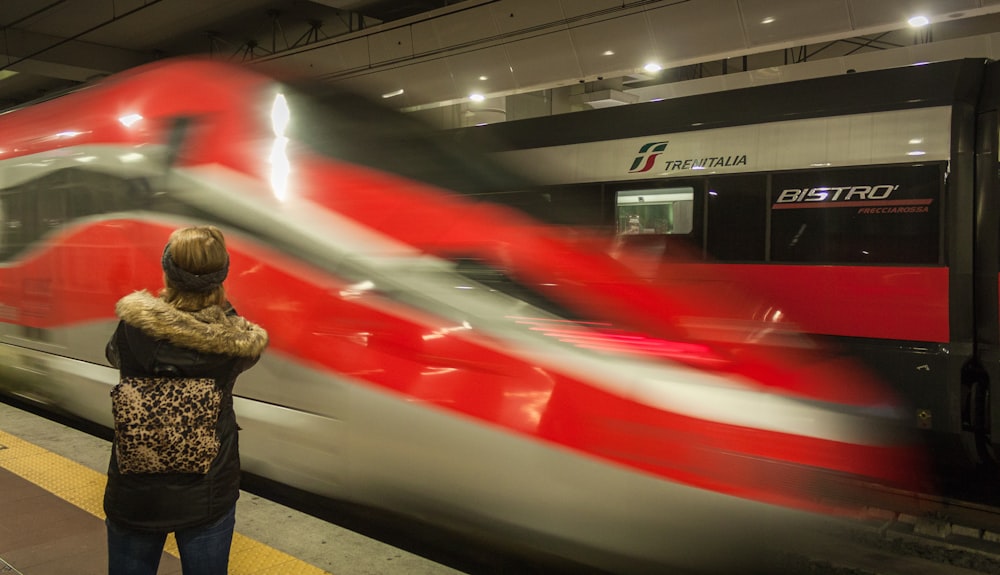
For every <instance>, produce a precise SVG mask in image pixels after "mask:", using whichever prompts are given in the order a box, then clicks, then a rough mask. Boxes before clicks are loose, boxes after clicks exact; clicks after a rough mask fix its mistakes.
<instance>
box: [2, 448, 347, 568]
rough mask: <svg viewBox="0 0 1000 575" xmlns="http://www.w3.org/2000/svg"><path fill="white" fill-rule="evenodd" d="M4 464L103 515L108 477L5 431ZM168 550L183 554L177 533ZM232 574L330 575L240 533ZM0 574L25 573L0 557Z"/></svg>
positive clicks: (235, 540)
mask: <svg viewBox="0 0 1000 575" xmlns="http://www.w3.org/2000/svg"><path fill="white" fill-rule="evenodd" d="M0 467H2V468H4V469H6V470H8V471H10V472H11V473H14V474H15V475H18V476H20V477H22V478H24V479H27V480H28V481H30V482H32V483H34V484H35V485H37V486H39V487H41V488H42V489H45V490H46V491H48V492H50V493H52V494H53V495H55V496H57V497H60V498H62V499H64V500H66V501H68V502H70V503H72V504H73V505H76V506H77V507H79V508H81V509H83V510H85V511H87V512H89V513H91V514H92V515H95V516H96V517H98V518H100V519H102V520H103V519H104V504H103V499H104V487H105V485H106V483H107V476H106V475H105V474H103V473H100V472H97V471H94V470H93V469H90V468H88V467H86V466H84V465H80V464H79V463H77V462H75V461H73V460H71V459H67V458H65V457H62V456H61V455H57V454H55V453H52V452H50V451H47V450H45V449H43V448H41V447H38V446H37V445H34V444H32V443H29V442H27V441H24V440H22V439H20V438H18V437H16V436H14V435H11V434H9V433H6V432H4V431H0ZM164 549H165V551H166V552H167V553H169V554H171V555H173V556H175V557H179V554H178V552H177V543H176V541H175V540H174V538H173V536H172V535H171V536H170V537H168V538H167V543H166V546H165V548H164ZM229 573H230V575H258V574H263V573H267V574H268V575H330V574H329V573H327V572H326V571H323V570H322V569H320V568H318V567H315V566H313V565H310V564H308V563H305V562H303V561H301V560H299V559H297V558H295V557H293V556H291V555H288V554H287V553H284V552H282V551H278V550H277V549H274V548H272V547H269V546H267V545H264V544H263V543H260V542H259V541H256V540H254V539H251V538H249V537H246V536H243V535H240V534H239V533H235V534H234V535H233V545H232V549H231V550H230V554H229ZM0 574H2V575H8V574H10V575H23V574H22V573H20V572H19V571H18V570H16V569H14V567H12V566H10V565H9V564H7V562H5V561H3V559H0Z"/></svg>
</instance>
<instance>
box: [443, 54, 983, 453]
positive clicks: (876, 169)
mask: <svg viewBox="0 0 1000 575" xmlns="http://www.w3.org/2000/svg"><path fill="white" fill-rule="evenodd" d="M998 103H1000V64H997V63H991V62H988V61H984V60H979V59H965V60H957V61H948V62H938V63H925V64H922V65H914V66H910V67H903V68H896V69H888V70H880V71H872V72H864V73H848V74H844V75H841V76H834V77H826V78H819V79H811V80H803V81H797V82H790V83H784V84H773V85H764V86H756V87H747V88H741V89H735V90H728V91H723V92H715V93H710V94H701V95H692V96H685V97H678V98H672V99H667V100H663V101H659V102H650V103H644V104H638V105H632V106H622V107H618V108H605V109H600V110H593V111H587V112H580V113H574V114H564V115H557V116H549V117H544V118H537V119H529V120H522V121H511V122H505V123H500V124H495V125H488V126H480V127H475V128H467V129H461V130H454V131H451V132H448V133H447V134H446V135H445V140H446V141H458V142H461V143H462V144H463V145H467V146H470V147H479V148H481V149H482V150H484V151H486V152H489V153H491V154H492V155H493V156H494V158H495V159H497V160H499V161H502V162H504V163H506V164H508V165H512V166H514V167H515V168H516V169H519V170H521V171H523V172H525V173H527V174H528V175H530V176H531V177H532V178H533V179H534V180H535V181H536V182H537V183H538V185H536V186H533V187H531V188H523V189H522V188H516V187H511V188H508V189H506V190H501V191H503V192H505V193H503V194H492V195H491V197H495V198H498V199H500V200H501V201H503V202H506V203H508V204H510V205H514V206H517V207H518V208H520V209H522V210H523V211H526V212H528V213H531V214H533V215H534V216H535V217H537V218H538V219H541V220H543V221H549V222H555V223H563V224H565V223H569V224H574V225H575V226H577V227H580V226H584V227H591V228H597V229H602V230H605V231H607V232H608V233H609V234H610V235H614V236H617V237H618V239H619V243H622V244H624V245H626V246H630V250H631V251H632V252H633V253H635V252H641V253H643V254H645V255H647V256H652V258H653V262H652V263H650V262H649V261H647V262H645V265H644V267H642V268H637V269H638V270H639V272H640V273H642V274H643V275H645V276H646V277H649V278H652V279H653V280H654V281H655V282H657V283H660V284H661V285H670V286H672V287H673V288H674V289H678V290H679V289H684V288H688V289H692V288H695V287H697V286H698V285H703V284H704V280H705V276H707V277H709V278H711V279H713V280H716V279H718V278H720V277H723V276H728V277H738V278H740V280H741V281H743V282H746V283H748V284H749V285H750V286H752V287H753V288H756V289H758V290H760V292H761V293H767V294H771V296H772V297H773V299H772V301H775V302H780V305H779V306H777V307H775V308H774V309H772V310H770V313H771V314H772V315H774V314H781V318H780V319H781V322H792V323H794V324H795V325H796V326H798V327H799V328H801V329H802V330H803V331H805V332H806V333H808V334H810V335H811V336H813V339H818V340H821V341H823V343H825V344H827V345H834V346H836V347H837V348H838V349H841V350H844V351H846V352H851V353H853V354H855V355H856V356H858V357H860V358H863V359H864V360H865V361H866V362H867V363H868V364H869V365H870V366H873V367H874V368H875V369H876V370H877V371H878V372H879V375H880V376H881V378H882V379H883V380H885V381H887V382H889V383H890V385H891V386H892V387H893V388H894V390H895V391H896V392H897V393H898V394H899V395H900V396H901V397H902V398H903V399H904V401H905V403H906V404H907V409H908V411H909V413H908V414H907V419H908V421H909V426H910V427H912V428H914V429H919V430H921V435H923V436H924V438H925V439H926V440H927V443H928V444H929V445H930V446H931V448H932V450H933V452H934V453H935V459H936V460H941V458H943V457H946V456H947V455H948V454H957V455H958V456H959V457H956V458H955V460H954V461H951V462H948V463H949V466H950V467H951V468H955V466H956V465H957V466H958V467H959V468H961V467H962V466H963V463H965V464H966V465H964V467H966V468H968V467H969V465H967V463H969V462H971V463H975V464H995V463H996V460H997V447H998V445H997V442H998V441H1000V434H996V433H994V431H996V430H998V429H1000V393H996V391H995V390H992V387H993V382H997V381H1000V323H998V317H1000V306H998V291H997V286H998V271H1000V185H998V163H997V162H998V153H1000V145H998V116H997V106H998ZM678 251H680V252H684V253H685V255H686V256H688V257H689V258H691V259H690V263H688V264H686V265H683V264H681V265H679V264H678V262H676V261H674V260H673V259H672V257H671V256H672V254H674V253H676V252H678ZM662 262H669V264H667V265H662ZM720 313H726V312H720ZM779 323H780V322H779ZM963 460H964V461H963Z"/></svg>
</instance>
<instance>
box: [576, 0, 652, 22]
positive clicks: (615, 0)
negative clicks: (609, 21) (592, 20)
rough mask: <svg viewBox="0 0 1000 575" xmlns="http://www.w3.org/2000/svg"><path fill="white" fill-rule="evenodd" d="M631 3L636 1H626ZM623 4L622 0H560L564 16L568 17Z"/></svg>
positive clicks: (610, 8) (618, 6) (613, 7)
mask: <svg viewBox="0 0 1000 575" xmlns="http://www.w3.org/2000/svg"><path fill="white" fill-rule="evenodd" d="M630 3H632V4H634V2H625V3H624V4H626V5H627V4H630ZM622 4H623V3H622V2H621V0H559V5H560V6H561V7H562V12H563V16H564V17H566V18H576V17H578V16H583V15H584V14H593V13H594V12H601V11H603V10H612V9H615V8H620V7H621V6H622Z"/></svg>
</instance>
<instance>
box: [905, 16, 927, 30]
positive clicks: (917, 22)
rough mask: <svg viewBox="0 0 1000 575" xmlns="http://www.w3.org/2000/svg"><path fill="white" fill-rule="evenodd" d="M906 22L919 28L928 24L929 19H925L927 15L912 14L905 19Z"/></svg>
mask: <svg viewBox="0 0 1000 575" xmlns="http://www.w3.org/2000/svg"><path fill="white" fill-rule="evenodd" d="M906 23H907V24H909V25H910V26H913V27H914V28H920V27H922V26H926V25H928V24H930V23H931V21H930V20H928V19H927V16H914V17H912V18H910V19H909V20H907V21H906Z"/></svg>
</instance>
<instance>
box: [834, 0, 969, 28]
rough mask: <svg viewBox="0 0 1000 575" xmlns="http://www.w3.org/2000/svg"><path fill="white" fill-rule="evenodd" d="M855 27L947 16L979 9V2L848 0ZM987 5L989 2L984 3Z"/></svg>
mask: <svg viewBox="0 0 1000 575" xmlns="http://www.w3.org/2000/svg"><path fill="white" fill-rule="evenodd" d="M848 4H850V6H851V14H852V15H853V16H854V23H855V26H856V27H858V28H868V27H873V26H885V25H887V24H895V23H899V22H905V21H906V19H907V18H909V17H911V16H914V15H916V14H921V13H923V14H926V13H927V12H928V11H929V10H933V12H934V13H935V14H948V13H952V12H961V11H962V10H971V9H974V8H979V7H980V2H979V0H933V1H932V2H928V0H878V1H877V2H872V0H849V2H848ZM986 4H989V2H986Z"/></svg>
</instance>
